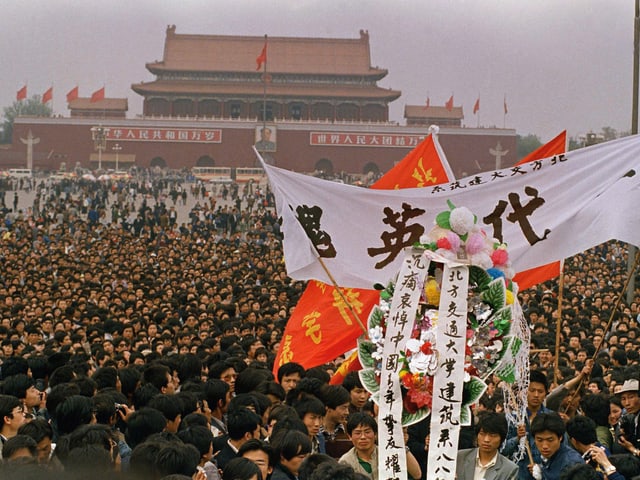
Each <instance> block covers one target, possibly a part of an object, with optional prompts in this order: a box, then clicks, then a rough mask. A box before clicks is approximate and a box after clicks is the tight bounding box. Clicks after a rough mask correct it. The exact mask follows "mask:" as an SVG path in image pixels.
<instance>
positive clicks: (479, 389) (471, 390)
mask: <svg viewBox="0 0 640 480" xmlns="http://www.w3.org/2000/svg"><path fill="white" fill-rule="evenodd" d="M486 389H487V384H486V383H484V382H483V381H482V380H480V379H479V378H478V377H471V378H470V379H469V381H468V382H465V383H464V391H463V393H462V403H464V404H466V405H472V404H474V403H476V402H477V401H478V400H479V399H480V397H481V396H482V394H483V393H484V391H485V390H486Z"/></svg>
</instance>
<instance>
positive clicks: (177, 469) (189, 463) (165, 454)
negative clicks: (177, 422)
mask: <svg viewBox="0 0 640 480" xmlns="http://www.w3.org/2000/svg"><path fill="white" fill-rule="evenodd" d="M199 463H200V453H199V452H198V450H197V449H196V447H194V446H193V445H186V444H177V443H169V444H167V445H165V446H164V447H162V448H161V449H160V451H159V452H158V455H157V456H156V464H155V470H156V471H157V472H158V475H159V476H160V477H164V476H166V475H172V474H180V475H187V476H189V477H191V476H192V475H193V474H194V473H196V469H197V467H198V464H199Z"/></svg>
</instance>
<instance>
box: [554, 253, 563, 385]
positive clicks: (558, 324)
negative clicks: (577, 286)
mask: <svg viewBox="0 0 640 480" xmlns="http://www.w3.org/2000/svg"><path fill="white" fill-rule="evenodd" d="M563 294H564V260H563V261H562V262H560V281H559V282H558V319H557V320H556V352H555V362H554V368H553V383H554V384H555V385H556V386H558V358H559V357H560V330H561V329H562V300H563V298H564V295H563Z"/></svg>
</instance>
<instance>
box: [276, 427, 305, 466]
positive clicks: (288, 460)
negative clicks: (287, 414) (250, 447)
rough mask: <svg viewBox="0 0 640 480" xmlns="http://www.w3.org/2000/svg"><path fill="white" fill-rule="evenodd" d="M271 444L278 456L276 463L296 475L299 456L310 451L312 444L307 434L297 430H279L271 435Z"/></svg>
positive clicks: (300, 460)
mask: <svg viewBox="0 0 640 480" xmlns="http://www.w3.org/2000/svg"><path fill="white" fill-rule="evenodd" d="M271 445H272V446H273V449H274V450H275V452H276V456H277V457H278V465H279V466H280V467H284V468H286V469H287V470H289V472H291V473H292V474H293V475H295V476H297V475H298V470H299V469H300V464H301V463H302V460H303V459H304V458H302V459H301V457H306V456H307V455H309V454H310V453H311V449H312V444H311V440H310V439H309V436H308V435H306V434H304V433H302V432H300V431H299V430H281V431H279V432H277V433H275V434H274V435H273V438H272V439H271Z"/></svg>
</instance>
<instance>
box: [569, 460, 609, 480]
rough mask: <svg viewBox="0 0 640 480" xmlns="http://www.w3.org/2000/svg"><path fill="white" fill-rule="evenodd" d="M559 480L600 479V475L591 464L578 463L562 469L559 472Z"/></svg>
mask: <svg viewBox="0 0 640 480" xmlns="http://www.w3.org/2000/svg"><path fill="white" fill-rule="evenodd" d="M560 480H600V475H598V473H597V472H596V471H595V469H594V468H593V467H592V466H591V465H587V464H585V463H578V464H575V465H571V466H569V467H568V468H566V469H564V470H563V471H562V473H561V474H560Z"/></svg>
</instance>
